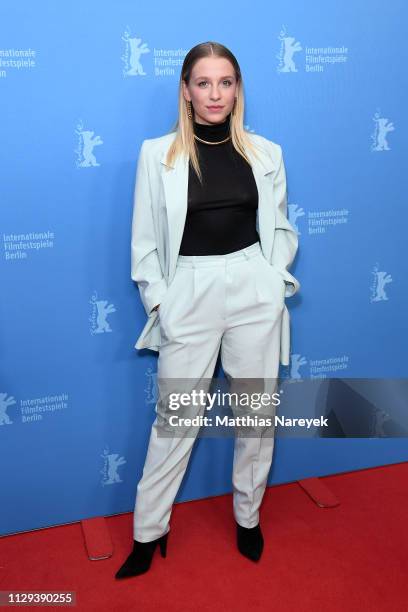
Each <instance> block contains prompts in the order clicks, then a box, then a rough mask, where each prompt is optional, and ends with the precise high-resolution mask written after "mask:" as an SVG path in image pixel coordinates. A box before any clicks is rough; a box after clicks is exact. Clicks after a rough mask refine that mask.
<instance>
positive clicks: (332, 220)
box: [307, 208, 350, 235]
mask: <svg viewBox="0 0 408 612" xmlns="http://www.w3.org/2000/svg"><path fill="white" fill-rule="evenodd" d="M349 213H350V211H349V210H348V208H337V209H336V208H331V209H330V210H310V211H309V212H308V215H307V218H308V232H309V235H313V234H326V233H327V232H328V231H329V230H330V229H334V228H335V227H336V226H342V225H345V224H347V223H348V220H349Z"/></svg>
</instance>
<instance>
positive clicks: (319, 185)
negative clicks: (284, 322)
mask: <svg viewBox="0 0 408 612" xmlns="http://www.w3.org/2000/svg"><path fill="white" fill-rule="evenodd" d="M46 4H47V6H45V5H44V4H40V5H38V4H36V3H34V4H33V3H31V2H28V0H20V1H18V2H15V3H13V4H9V5H7V6H5V7H3V16H2V20H1V24H0V28H1V43H0V45H1V48H0V90H1V96H0V105H1V109H0V110H1V126H2V130H1V131H2V136H1V141H0V155H1V159H0V168H1V181H0V203H1V218H0V221H1V240H2V242H3V244H2V251H3V253H2V256H1V258H0V271H1V285H2V290H3V291H2V299H1V301H0V324H1V330H2V334H1V336H2V343H1V344H2V350H1V354H2V365H1V379H0V448H1V456H0V460H1V464H2V466H3V470H2V473H1V480H0V486H1V490H2V492H3V494H4V496H5V497H4V500H5V501H4V502H3V503H2V509H1V525H0V533H1V534H8V533H14V532H18V531H23V530H29V529H34V528H39V527H45V526H47V525H56V524H61V523H66V522H72V521H77V520H80V519H82V518H86V517H92V516H100V515H110V514H115V513H120V512H126V511H129V510H132V509H133V504H134V496H135V491H136V485H137V482H138V480H139V478H140V476H141V471H142V468H143V462H144V458H145V453H146V448H147V441H148V435H149V432H150V426H151V423H152V422H153V419H154V417H155V412H154V405H155V396H154V392H153V389H154V379H155V374H156V363H157V353H153V352H149V351H144V352H143V354H140V353H138V352H137V351H136V349H134V343H135V341H136V339H137V337H138V335H139V333H140V331H141V329H142V327H143V324H144V321H145V313H144V310H143V307H142V304H141V301H140V298H139V293H138V289H137V286H136V285H135V284H134V283H133V282H132V281H131V279H130V225H131V215H132V206H133V190H134V179H135V171H136V163H137V157H138V152H139V149H140V145H141V142H142V141H143V140H144V139H145V138H154V137H156V136H161V135H163V134H164V133H166V132H167V131H169V129H170V127H171V125H172V124H173V122H174V121H175V119H176V113H177V83H178V79H179V74H180V68H181V64H182V61H183V59H184V56H185V54H186V53H187V51H188V50H189V49H190V48H191V47H192V46H194V45H195V44H197V43H199V42H203V41H206V40H216V41H219V42H222V43H223V44H225V45H226V46H227V47H229V48H230V49H231V50H232V51H233V53H234V54H235V55H236V57H237V59H238V61H239V62H240V65H241V68H242V72H243V77H244V85H245V94H246V117H245V125H246V128H247V129H249V130H253V131H255V132H257V133H260V134H262V135H264V136H266V137H267V138H269V139H271V140H273V141H275V142H277V143H279V144H281V146H282V148H283V152H284V157H285V163H286V171H287V179H288V201H289V212H290V220H291V222H292V224H293V225H294V226H295V227H296V228H297V231H298V232H299V242H300V249H299V254H298V257H297V259H296V262H295V265H294V266H293V268H292V269H291V271H292V273H293V274H294V275H295V276H296V277H297V278H298V279H299V281H300V282H301V285H302V287H301V291H300V293H299V294H298V295H296V296H295V297H293V298H289V299H287V301H286V303H287V305H288V307H289V309H290V314H291V325H292V356H291V366H290V368H286V369H285V370H287V371H286V372H282V375H283V376H290V375H292V376H295V377H298V376H300V377H301V378H310V377H314V376H321V377H349V378H353V377H367V378H386V377H395V378H402V377H406V372H407V366H406V358H405V357H406V347H405V341H406V338H407V316H406V312H407V309H406V306H407V293H408V292H407V276H408V275H407V270H406V260H405V252H404V246H405V244H406V228H407V207H406V193H407V172H406V170H405V166H406V153H405V154H404V153H403V147H404V146H406V137H407V118H406V111H404V108H405V98H404V95H402V94H404V93H405V92H406V91H407V84H408V83H407V80H408V76H407V75H408V71H407V70H406V66H407V63H408V58H407V46H406V44H405V30H404V25H405V23H406V19H407V17H408V8H407V4H406V3H405V2H403V0H390V1H389V2H387V5H386V8H385V7H384V3H383V2H382V1H380V0H371V2H370V3H367V2H365V1H363V0H356V1H354V2H353V3H347V4H346V5H345V4H344V3H339V2H337V0H318V1H315V2H313V3H305V2H303V1H300V0H293V1H292V2H290V3H273V2H272V3H271V2H267V1H266V0H265V1H258V2H255V3H252V4H251V5H250V6H248V3H246V2H242V1H237V0H235V1H234V2H224V3H221V4H218V5H217V7H216V10H215V14H214V8H213V7H212V8H211V10H203V9H202V7H198V6H197V8H194V5H192V4H191V3H190V2H184V1H180V2H178V3H173V4H170V5H169V3H168V2H164V1H163V0H157V1H156V2H154V3H143V4H140V3H136V4H135V3H134V2H130V1H129V0H127V1H123V2H121V3H116V4H115V3H111V2H95V1H90V2H88V3H85V4H84V3H79V2H75V1H73V2H69V3H68V2H66V3H46ZM404 160H405V161H404ZM232 445H233V440H232V439H199V440H197V443H196V446H195V448H194V450H193V455H192V458H191V462H190V466H189V470H188V472H187V474H186V477H185V480H184V481H183V484H182V487H181V489H180V492H179V495H178V497H177V501H183V500H189V499H196V498H201V497H205V496H209V495H217V494H221V493H225V492H229V491H231V469H232V449H233V446H232ZM407 449H408V445H407V440H406V438H400V439H383V440H380V439H342V440H340V439H278V440H277V444H276V449H275V457H274V463H273V466H272V469H271V473H270V481H269V482H270V484H273V483H281V482H287V481H293V480H296V479H299V478H302V477H309V476H314V475H324V474H330V473H335V472H341V471H347V470H353V469H359V468H363V467H368V466H373V465H380V464H386V463H394V462H399V461H403V460H406V458H407ZM231 511H232V510H231Z"/></svg>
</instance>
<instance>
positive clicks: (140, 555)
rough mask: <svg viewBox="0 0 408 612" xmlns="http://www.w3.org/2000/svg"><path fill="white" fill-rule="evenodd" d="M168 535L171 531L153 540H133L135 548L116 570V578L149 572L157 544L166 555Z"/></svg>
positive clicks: (163, 554) (162, 553)
mask: <svg viewBox="0 0 408 612" xmlns="http://www.w3.org/2000/svg"><path fill="white" fill-rule="evenodd" d="M168 535H169V532H167V533H165V534H164V535H162V536H161V537H160V538H158V539H157V540H153V541H152V542H138V541H137V540H133V550H132V552H131V553H130V555H129V556H128V558H127V559H126V561H125V562H124V564H123V565H122V567H121V568H120V569H119V570H118V571H117V572H116V575H115V578H116V579H121V578H128V577H130V576H138V575H139V574H144V573H145V572H147V571H148V570H149V569H150V564H151V562H152V558H153V554H154V551H155V550H156V546H157V544H158V545H159V546H160V553H161V556H162V557H165V556H166V551H167V536H168Z"/></svg>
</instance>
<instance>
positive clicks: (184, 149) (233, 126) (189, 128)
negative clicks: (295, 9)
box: [166, 41, 257, 183]
mask: <svg viewBox="0 0 408 612" xmlns="http://www.w3.org/2000/svg"><path fill="white" fill-rule="evenodd" d="M211 56H213V57H223V58H225V59H227V60H229V61H230V62H231V64H232V66H233V68H234V71H235V78H236V80H237V89H236V100H235V105H234V108H233V111H232V112H231V120H230V131H231V140H232V144H233V146H234V148H235V149H236V151H238V153H239V154H240V155H242V157H243V158H244V159H246V161H247V162H248V163H249V165H251V162H250V160H249V158H248V156H247V154H246V152H245V149H251V151H253V153H254V155H255V157H257V155H256V150H255V147H254V146H253V144H252V142H251V140H250V138H249V137H248V135H247V134H248V132H247V131H246V130H245V129H244V123H243V120H244V86H243V82H242V75H241V69H240V67H239V64H238V62H237V60H236V58H235V56H234V55H233V54H232V53H231V51H230V50H229V49H227V47H224V45H221V44H220V43H217V42H212V41H209V42H204V43H200V44H199V45H196V46H195V47H193V48H192V49H190V51H189V52H188V53H187V55H186V57H185V58H184V62H183V66H182V68H181V74H180V81H179V95H178V120H177V121H176V123H175V124H174V126H173V128H172V129H171V130H170V133H172V132H176V136H175V139H174V140H173V142H172V144H171V146H170V148H169V150H168V153H167V157H166V163H167V164H168V165H170V166H172V165H173V164H174V161H175V159H176V158H177V157H178V156H179V155H182V154H183V155H189V156H190V161H191V164H192V166H193V168H194V170H195V172H196V174H197V177H198V179H199V181H200V182H201V183H202V174H201V169H200V164H199V161H198V149H197V145H196V141H195V138H194V129H193V119H190V118H189V117H188V115H187V109H186V100H185V98H184V95H183V85H182V82H183V81H184V82H185V83H186V84H187V85H188V84H189V81H190V78H191V72H192V69H193V66H194V65H195V63H196V62H197V61H198V60H199V59H201V58H203V57H211ZM192 110H193V109H192ZM193 113H194V110H193ZM193 117H194V114H193Z"/></svg>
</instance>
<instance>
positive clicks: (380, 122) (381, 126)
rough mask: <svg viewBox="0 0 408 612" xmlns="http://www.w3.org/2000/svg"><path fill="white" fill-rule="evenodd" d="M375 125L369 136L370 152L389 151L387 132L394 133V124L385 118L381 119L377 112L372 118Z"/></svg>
mask: <svg viewBox="0 0 408 612" xmlns="http://www.w3.org/2000/svg"><path fill="white" fill-rule="evenodd" d="M373 121H374V123H375V126H374V131H373V133H372V134H371V141H372V144H371V150H372V151H389V150H390V147H389V145H388V142H387V138H386V136H387V134H388V132H393V131H394V129H395V128H394V124H393V123H391V122H390V121H388V119H387V118H386V117H382V116H381V113H380V112H379V111H377V112H376V113H375V115H374V117H373Z"/></svg>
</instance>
